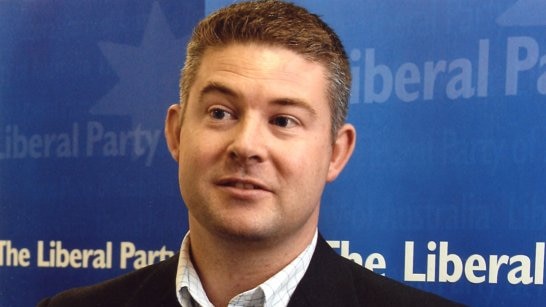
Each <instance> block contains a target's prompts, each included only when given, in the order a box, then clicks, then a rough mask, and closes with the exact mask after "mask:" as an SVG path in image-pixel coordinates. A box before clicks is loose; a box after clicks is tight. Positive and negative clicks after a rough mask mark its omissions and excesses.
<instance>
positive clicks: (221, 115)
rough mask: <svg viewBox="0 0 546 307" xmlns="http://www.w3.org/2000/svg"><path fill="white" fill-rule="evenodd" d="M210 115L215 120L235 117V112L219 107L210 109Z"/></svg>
mask: <svg viewBox="0 0 546 307" xmlns="http://www.w3.org/2000/svg"><path fill="white" fill-rule="evenodd" d="M209 116H210V117H211V118H212V119H215V120H226V119H233V118H234V116H233V114H231V113H230V112H229V111H228V110H225V109H222V108H219V107H214V108H211V109H209Z"/></svg>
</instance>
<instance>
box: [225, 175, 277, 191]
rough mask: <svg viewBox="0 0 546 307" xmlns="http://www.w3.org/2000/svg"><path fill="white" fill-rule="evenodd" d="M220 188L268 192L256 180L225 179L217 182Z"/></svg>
mask: <svg viewBox="0 0 546 307" xmlns="http://www.w3.org/2000/svg"><path fill="white" fill-rule="evenodd" d="M217 185H219V186H221V187H228V188H235V189H239V190H263V191H269V190H268V189H267V188H266V186H265V185H264V184H262V183H261V182H259V181H257V180H249V179H240V178H225V179H221V180H219V181H218V182H217Z"/></svg>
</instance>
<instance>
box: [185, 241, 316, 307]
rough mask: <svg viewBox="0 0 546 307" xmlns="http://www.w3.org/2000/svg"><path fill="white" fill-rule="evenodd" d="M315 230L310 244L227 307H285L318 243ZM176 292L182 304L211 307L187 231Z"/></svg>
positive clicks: (233, 299)
mask: <svg viewBox="0 0 546 307" xmlns="http://www.w3.org/2000/svg"><path fill="white" fill-rule="evenodd" d="M317 237H318V231H315V235H314V236H313V240H312V241H311V243H310V244H309V245H308V246H307V247H306V248H305V250H303V252H301V253H300V254H299V255H298V256H297V257H296V258H295V259H294V260H293V261H292V262H290V263H289V264H288V265H287V266H285V267H284V268H283V269H282V270H281V271H279V272H278V273H276V274H275V275H273V276H272V277H271V278H269V279H268V280H266V281H265V282H264V283H262V284H260V285H258V286H257V287H256V288H254V289H251V290H248V291H245V292H243V293H240V294H238V295H236V296H235V297H234V298H232V299H231V301H230V303H229V305H228V306H253V307H258V306H264V307H269V306H286V305H287V304H288V301H289V300H290V297H291V296H292V293H294V290H295V289H296V286H297V285H298V283H299V282H300V280H301V279H302V278H303V275H304V274H305V271H306V270H307V267H309V263H310V262H311V258H312V256H313V252H314V250H315V247H316V245H317ZM176 294H177V297H178V301H179V302H180V304H181V305H182V306H183V307H189V306H202V307H213V305H212V303H211V302H210V301H209V299H208V298H207V295H206V293H205V290H204V289H203V285H202V284H201V280H200V279H199V275H197V272H196V270H195V268H194V267H193V264H192V262H191V258H190V236H189V232H188V233H187V234H186V236H185V237H184V240H183V241H182V246H181V248H180V256H179V258H178V269H177V272H176Z"/></svg>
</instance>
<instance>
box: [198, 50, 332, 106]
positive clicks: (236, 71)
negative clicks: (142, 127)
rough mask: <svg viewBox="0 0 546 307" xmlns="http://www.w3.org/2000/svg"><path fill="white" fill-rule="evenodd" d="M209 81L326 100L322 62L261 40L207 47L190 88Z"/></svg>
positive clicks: (265, 92) (243, 88)
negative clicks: (260, 42)
mask: <svg viewBox="0 0 546 307" xmlns="http://www.w3.org/2000/svg"><path fill="white" fill-rule="evenodd" d="M211 82H221V83H222V84H227V85H229V86H234V87H242V88H241V90H245V91H247V90H249V91H250V90H251V89H255V90H258V91H259V93H261V94H263V95H267V94H275V95H278V94H279V92H283V94H284V95H289V96H290V95H294V96H301V97H298V98H301V99H311V100H321V101H322V100H324V101H326V100H327V98H326V97H327V79H326V69H325V67H324V65H322V64H321V63H318V62H314V61H310V60H308V59H306V58H305V57H304V56H302V55H300V54H298V53H296V52H294V51H291V50H289V49H286V48H282V47H276V46H268V45H264V44H255V43H245V44H237V43H236V44H229V45H227V46H222V47H209V48H207V49H206V51H205V52H204V54H203V57H202V61H201V65H200V67H199V69H198V71H197V74H196V78H195V82H194V83H193V86H192V88H191V90H190V92H194V91H199V90H200V89H202V88H203V87H206V86H207V84H208V83H211ZM190 95H191V94H190Z"/></svg>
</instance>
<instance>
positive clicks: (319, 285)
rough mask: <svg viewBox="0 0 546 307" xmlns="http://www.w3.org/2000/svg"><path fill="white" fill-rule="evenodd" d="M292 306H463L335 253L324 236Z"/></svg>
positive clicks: (320, 239)
mask: <svg viewBox="0 0 546 307" xmlns="http://www.w3.org/2000/svg"><path fill="white" fill-rule="evenodd" d="M291 303H292V304H291V305H290V306H419V307H423V306H461V305H457V304H455V303H453V302H451V301H448V300H446V299H444V298H442V297H440V296H437V295H435V294H432V293H428V292H425V291H421V290H419V289H416V288H412V287H409V286H407V285H405V284H403V283H401V282H398V281H395V280H393V279H390V278H387V277H384V276H381V275H378V274H376V273H374V272H372V271H370V270H367V269H366V268H364V267H362V266H360V265H358V264H356V263H354V262H352V261H350V260H348V259H345V258H343V257H341V256H340V255H338V254H337V253H335V252H334V251H333V250H332V249H331V248H330V246H329V245H328V243H326V241H324V239H322V238H319V241H318V242H317V248H316V250H315V253H314V254H313V258H312V259H311V263H310V265H309V268H308V269H307V272H306V273H305V276H304V278H303V279H302V281H301V282H300V284H299V285H298V287H297V288H296V291H295V292H294V295H293V300H292V301H291Z"/></svg>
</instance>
